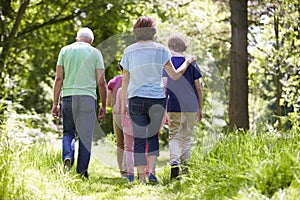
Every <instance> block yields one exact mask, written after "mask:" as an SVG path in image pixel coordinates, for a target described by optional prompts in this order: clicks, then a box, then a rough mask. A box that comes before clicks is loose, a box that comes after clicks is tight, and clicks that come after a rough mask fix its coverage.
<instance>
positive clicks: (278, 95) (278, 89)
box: [274, 14, 282, 131]
mask: <svg viewBox="0 0 300 200" xmlns="http://www.w3.org/2000/svg"><path fill="white" fill-rule="evenodd" d="M274 32H275V38H276V44H275V49H276V51H277V58H276V108H277V117H278V127H277V129H278V130H279V131H281V129H282V123H281V116H282V113H281V105H280V99H281V83H280V60H279V59H280V57H279V17H278V16H276V14H275V15H274Z"/></svg>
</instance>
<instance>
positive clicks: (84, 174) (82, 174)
mask: <svg viewBox="0 0 300 200" xmlns="http://www.w3.org/2000/svg"><path fill="white" fill-rule="evenodd" d="M80 177H81V178H82V179H89V174H88V172H87V171H85V172H82V173H81V174H80Z"/></svg>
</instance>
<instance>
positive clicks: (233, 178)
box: [0, 124, 300, 200]
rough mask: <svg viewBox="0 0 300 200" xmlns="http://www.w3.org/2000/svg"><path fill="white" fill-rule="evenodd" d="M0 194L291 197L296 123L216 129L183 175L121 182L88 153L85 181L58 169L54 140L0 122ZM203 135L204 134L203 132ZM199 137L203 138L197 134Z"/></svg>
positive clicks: (299, 142)
mask: <svg viewBox="0 0 300 200" xmlns="http://www.w3.org/2000/svg"><path fill="white" fill-rule="evenodd" d="M1 130H2V132H1V135H0V155H1V157H0V188H1V190H0V199H4V200H6V199H297V197H298V196H299V195H300V182H299V181H300V179H299V177H300V166H299V156H300V136H299V135H298V133H299V131H300V130H299V126H295V127H294V128H293V129H291V130H289V131H288V132H285V133H278V132H276V131H274V130H269V131H266V132H262V133H260V132H257V133H249V132H238V131H236V132H232V133H228V134H221V135H220V136H219V139H218V140H217V141H216V142H215V143H214V145H213V147H212V148H211V149H210V150H209V151H206V150H204V149H203V146H204V144H201V143H199V144H198V145H197V146H195V148H194V150H193V154H192V160H191V166H190V169H189V171H190V173H189V175H188V176H182V177H181V179H180V180H178V181H173V182H170V181H169V175H170V169H169V167H168V166H165V167H163V168H162V169H161V170H160V171H159V172H158V178H159V179H160V180H161V184H159V185H140V184H139V183H138V182H135V183H133V184H128V183H127V181H126V180H124V179H121V178H119V174H118V172H117V171H116V170H114V169H112V168H109V167H107V166H104V165H103V164H101V163H100V162H99V161H98V160H97V159H95V158H94V157H92V159H91V163H90V179H88V180H82V179H81V178H79V177H78V176H77V175H76V173H75V171H74V169H73V171H72V172H71V173H66V172H64V171H63V170H62V169H63V166H62V162H61V149H60V148H57V145H56V143H55V142H53V140H46V139H45V138H44V139H40V140H35V141H34V142H31V143H26V144H25V143H22V142H20V141H19V140H16V138H14V137H11V129H10V132H9V131H8V129H7V127H6V125H5V124H4V125H1ZM203 139H204V137H203ZM203 141H204V140H203Z"/></svg>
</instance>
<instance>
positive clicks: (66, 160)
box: [64, 158, 72, 171]
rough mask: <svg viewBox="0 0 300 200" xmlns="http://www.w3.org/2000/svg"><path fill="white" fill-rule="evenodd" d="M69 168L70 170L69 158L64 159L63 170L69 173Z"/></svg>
mask: <svg viewBox="0 0 300 200" xmlns="http://www.w3.org/2000/svg"><path fill="white" fill-rule="evenodd" d="M71 168H72V163H71V159H70V158H66V159H65V160H64V170H66V171H71Z"/></svg>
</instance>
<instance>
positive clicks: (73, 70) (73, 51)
mask: <svg viewBox="0 0 300 200" xmlns="http://www.w3.org/2000/svg"><path fill="white" fill-rule="evenodd" d="M57 65H59V66H63V67H64V81H63V86H62V96H63V97H65V96H73V95H88V96H92V97H94V98H95V99H97V94H96V87H97V83H96V69H104V63H103V58H102V54H101V52H100V51H99V50H98V49H96V48H95V47H92V46H91V45H90V44H88V43H85V42H74V43H72V44H70V45H68V46H65V47H63V48H62V49H61V51H60V53H59V56H58V61H57Z"/></svg>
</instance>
